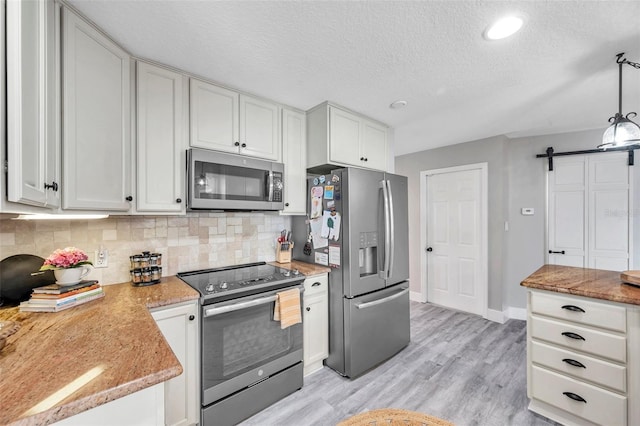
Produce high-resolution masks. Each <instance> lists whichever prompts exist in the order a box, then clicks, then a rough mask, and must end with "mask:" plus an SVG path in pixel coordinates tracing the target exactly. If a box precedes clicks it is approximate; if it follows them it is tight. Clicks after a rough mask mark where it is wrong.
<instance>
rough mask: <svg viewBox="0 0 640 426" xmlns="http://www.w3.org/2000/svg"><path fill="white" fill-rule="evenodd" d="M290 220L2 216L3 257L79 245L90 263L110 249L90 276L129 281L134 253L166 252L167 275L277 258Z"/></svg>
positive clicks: (269, 216)
mask: <svg viewBox="0 0 640 426" xmlns="http://www.w3.org/2000/svg"><path fill="white" fill-rule="evenodd" d="M285 228H286V229H291V219H290V218H289V217H286V216H279V215H278V214H277V213H193V212H190V213H187V215H186V216H111V217H109V218H106V219H99V220H43V221H36V220H34V221H24V220H13V219H2V220H0V259H4V258H6V257H9V256H12V255H14V254H34V255H36V256H40V257H43V258H46V257H47V256H48V255H49V254H51V252H53V251H54V250H55V249H58V248H64V247H67V246H75V247H78V248H79V249H82V250H84V251H85V252H86V253H87V254H88V255H89V259H90V260H91V261H93V260H94V256H95V251H96V250H98V249H100V248H101V247H102V248H104V249H106V250H108V252H109V259H108V266H107V268H100V269H97V268H96V269H94V270H93V271H92V272H91V274H90V275H89V276H88V278H93V279H97V280H99V281H100V282H101V283H102V284H113V283H120V282H125V281H129V280H130V277H129V256H130V255H132V254H137V253H141V252H142V251H151V252H156V253H162V275H163V276H167V275H175V274H176V273H177V272H181V271H189V270H194V269H203V268H211V267H216V266H227V265H233V264H238V263H247V262H258V261H267V262H269V261H274V260H275V240H276V238H277V237H278V236H279V235H280V231H281V230H282V229H285Z"/></svg>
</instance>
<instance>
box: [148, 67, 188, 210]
mask: <svg viewBox="0 0 640 426" xmlns="http://www.w3.org/2000/svg"><path fill="white" fill-rule="evenodd" d="M186 84H187V78H186V76H184V75H181V74H178V73H175V72H172V71H169V70H167V69H164V68H160V67H156V66H154V65H150V64H147V63H144V62H138V63H137V102H138V105H137V109H138V114H137V117H138V141H137V177H138V179H137V191H136V200H137V202H136V206H137V211H140V212H174V213H183V212H184V211H185V207H184V206H185V202H183V200H184V199H185V197H184V165H185V150H186V148H187V143H186V137H185V117H186V115H185V113H186V111H185V105H184V102H185V95H186V92H185V86H186Z"/></svg>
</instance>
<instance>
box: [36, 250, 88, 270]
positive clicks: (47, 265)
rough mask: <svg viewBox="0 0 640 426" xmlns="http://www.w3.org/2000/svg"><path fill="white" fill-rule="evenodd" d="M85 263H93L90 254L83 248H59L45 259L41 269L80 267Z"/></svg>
mask: <svg viewBox="0 0 640 426" xmlns="http://www.w3.org/2000/svg"><path fill="white" fill-rule="evenodd" d="M84 265H93V264H92V263H91V262H90V261H89V256H87V254H86V253H85V252H83V251H82V250H80V249H78V248H75V247H66V248H64V249H58V250H56V251H54V252H53V253H51V254H50V255H49V257H47V258H46V259H45V261H44V264H43V265H42V267H40V270H41V271H48V270H56V269H69V268H78V267H80V266H84Z"/></svg>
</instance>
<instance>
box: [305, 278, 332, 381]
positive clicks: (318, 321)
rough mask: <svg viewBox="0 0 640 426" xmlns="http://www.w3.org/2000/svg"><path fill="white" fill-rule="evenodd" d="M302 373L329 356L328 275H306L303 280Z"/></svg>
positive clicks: (311, 371)
mask: <svg viewBox="0 0 640 426" xmlns="http://www.w3.org/2000/svg"><path fill="white" fill-rule="evenodd" d="M302 322H303V324H304V346H303V351H304V375H305V376H306V375H308V374H311V373H313V372H315V371H317V370H319V369H321V368H322V361H323V360H324V359H325V358H327V357H328V356H329V277H328V275H327V274H323V275H317V276H311V277H307V279H306V280H305V281H304V312H303V319H302Z"/></svg>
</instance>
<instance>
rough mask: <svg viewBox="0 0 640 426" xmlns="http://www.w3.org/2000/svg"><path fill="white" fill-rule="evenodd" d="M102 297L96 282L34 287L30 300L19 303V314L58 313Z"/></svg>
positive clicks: (100, 288) (102, 293)
mask: <svg viewBox="0 0 640 426" xmlns="http://www.w3.org/2000/svg"><path fill="white" fill-rule="evenodd" d="M102 297H104V290H103V289H102V287H101V286H100V284H98V281H96V280H84V281H80V282H79V283H78V284H73V285H67V286H61V285H60V284H50V285H45V286H42V287H36V288H34V289H33V291H32V293H31V298H30V299H29V300H27V301H26V302H22V303H20V312H58V311H62V310H64V309H69V308H72V307H74V306H78V305H82V304H84V303H87V302H91V301H92V300H96V299H100V298H102Z"/></svg>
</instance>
